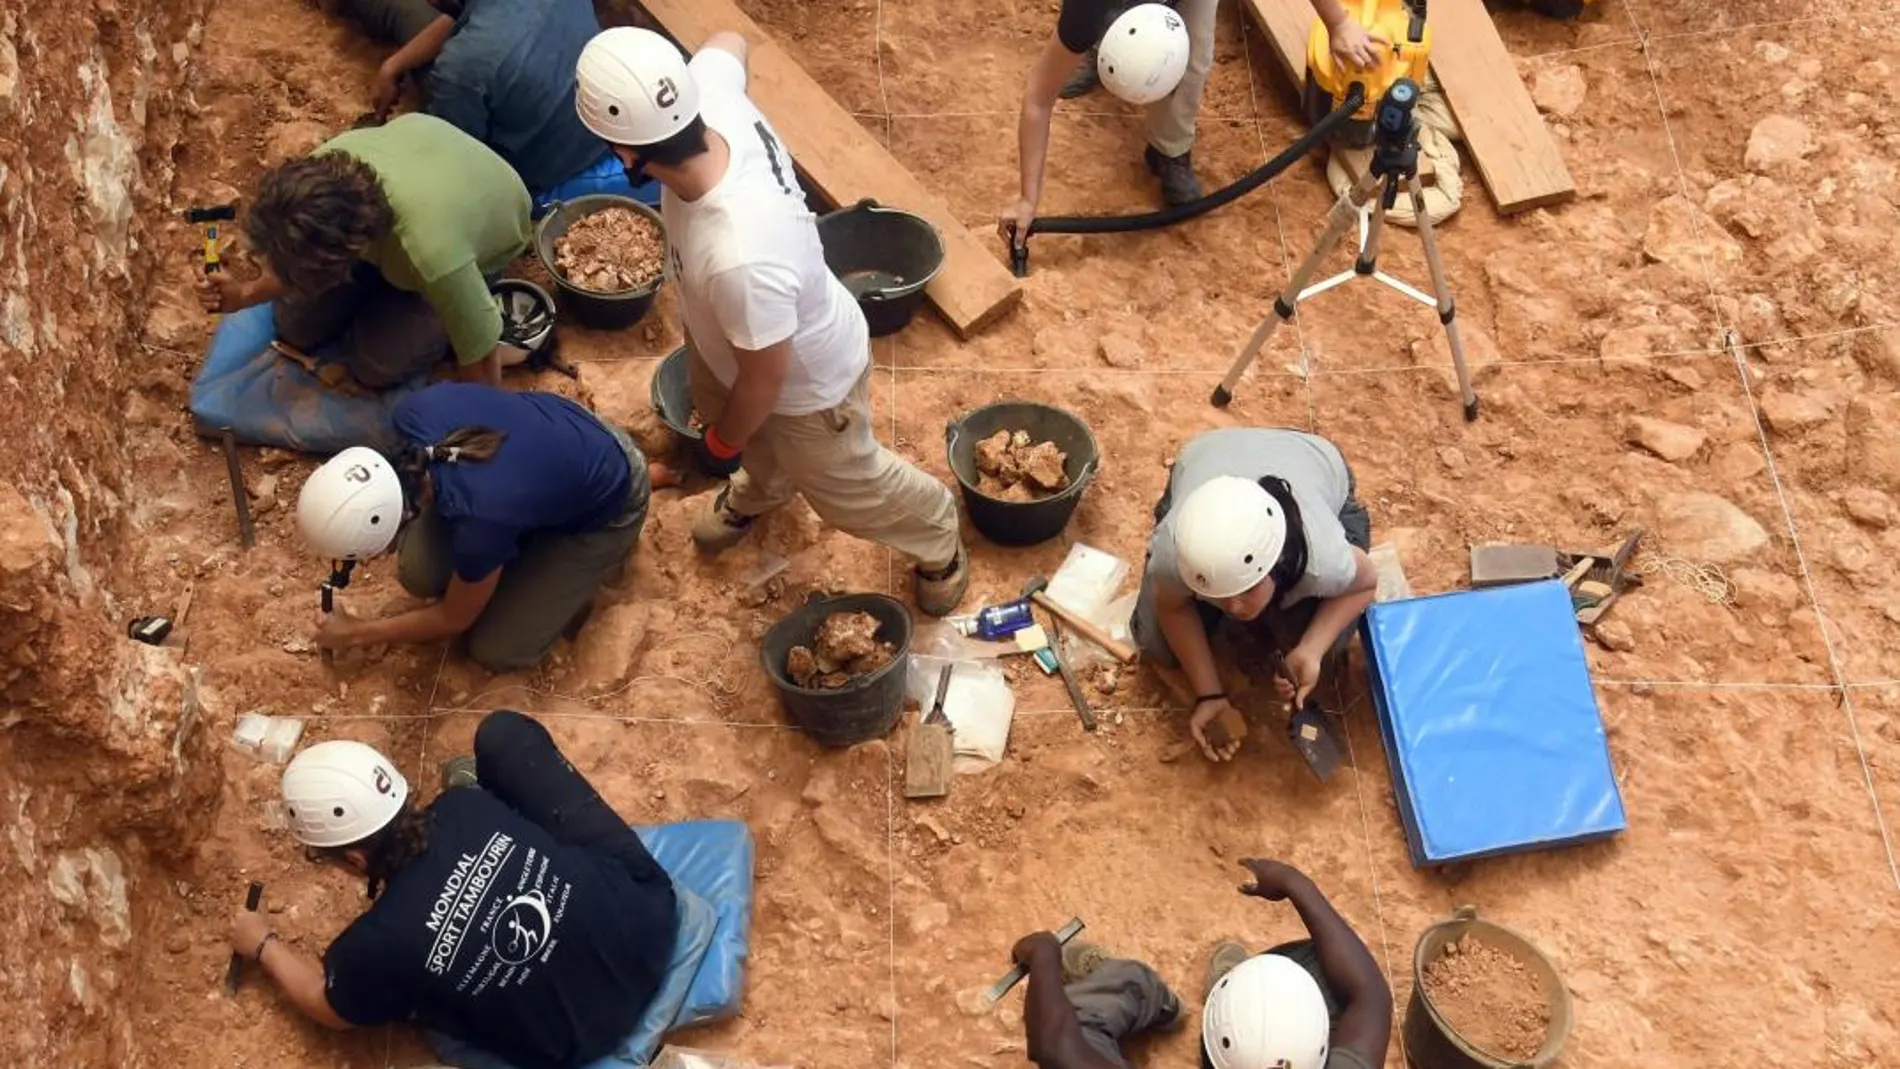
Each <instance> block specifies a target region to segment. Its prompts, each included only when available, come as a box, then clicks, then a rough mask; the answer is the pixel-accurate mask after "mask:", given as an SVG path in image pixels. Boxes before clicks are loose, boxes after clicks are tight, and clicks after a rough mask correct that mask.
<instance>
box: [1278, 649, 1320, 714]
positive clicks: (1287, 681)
mask: <svg viewBox="0 0 1900 1069" xmlns="http://www.w3.org/2000/svg"><path fill="white" fill-rule="evenodd" d="M1319 662H1320V657H1319V654H1317V653H1314V652H1313V651H1312V650H1309V649H1307V648H1306V646H1305V645H1304V644H1302V645H1298V646H1295V647H1293V651H1292V652H1291V653H1288V654H1287V655H1286V671H1287V674H1286V675H1284V676H1274V677H1273V689H1274V690H1275V691H1276V692H1278V693H1279V695H1280V697H1282V698H1284V699H1286V700H1287V701H1289V702H1292V703H1293V706H1294V708H1298V707H1300V706H1301V705H1304V704H1306V696H1307V695H1308V694H1311V693H1313V688H1314V687H1317V686H1319Z"/></svg>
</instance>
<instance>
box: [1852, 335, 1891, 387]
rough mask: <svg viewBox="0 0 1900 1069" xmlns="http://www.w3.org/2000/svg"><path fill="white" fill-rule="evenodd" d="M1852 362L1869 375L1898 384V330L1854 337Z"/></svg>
mask: <svg viewBox="0 0 1900 1069" xmlns="http://www.w3.org/2000/svg"><path fill="white" fill-rule="evenodd" d="M1854 362H1855V363H1857V364H1859V365H1860V366H1861V368H1862V370H1864V371H1866V372H1867V373H1869V374H1871V375H1876V376H1878V377H1880V378H1883V379H1886V380H1887V381H1888V382H1895V383H1900V328H1896V329H1892V330H1878V331H1871V332H1869V333H1866V334H1862V335H1860V336H1858V337H1856V338H1855V339H1854Z"/></svg>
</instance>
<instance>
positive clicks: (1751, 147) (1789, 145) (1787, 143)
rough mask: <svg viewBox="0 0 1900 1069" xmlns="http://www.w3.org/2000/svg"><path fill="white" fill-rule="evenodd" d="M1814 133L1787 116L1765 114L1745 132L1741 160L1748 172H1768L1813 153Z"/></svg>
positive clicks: (1790, 164) (1791, 163)
mask: <svg viewBox="0 0 1900 1069" xmlns="http://www.w3.org/2000/svg"><path fill="white" fill-rule="evenodd" d="M1815 147H1816V146H1815V143H1814V133H1813V132H1812V131H1810V130H1809V129H1808V124H1807V123H1804V122H1802V121H1801V120H1800V119H1796V118H1794V117H1792V116H1789V115H1768V116H1764V117H1763V118H1762V119H1761V121H1759V122H1757V123H1756V124H1755V128H1754V129H1753V130H1751V131H1749V134H1748V149H1747V151H1746V152H1744V153H1743V154H1742V162H1743V163H1744V164H1746V165H1747V166H1748V169H1749V170H1751V171H1758V172H1761V173H1764V174H1766V173H1769V172H1772V171H1775V170H1777V169H1784V168H1787V167H1790V166H1793V165H1795V164H1799V163H1800V162H1801V161H1802V160H1804V159H1806V158H1808V157H1809V156H1812V155H1814V150H1815Z"/></svg>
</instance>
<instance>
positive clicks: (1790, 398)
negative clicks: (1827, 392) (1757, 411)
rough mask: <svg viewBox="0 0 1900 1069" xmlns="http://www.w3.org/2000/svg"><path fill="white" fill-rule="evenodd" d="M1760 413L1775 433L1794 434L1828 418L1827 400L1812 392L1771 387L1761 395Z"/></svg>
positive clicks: (1810, 428) (1813, 426) (1809, 428)
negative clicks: (1789, 390)
mask: <svg viewBox="0 0 1900 1069" xmlns="http://www.w3.org/2000/svg"><path fill="white" fill-rule="evenodd" d="M1761 414H1762V416H1763V418H1765V419H1767V421H1768V427H1769V429H1770V430H1773V431H1774V432H1775V433H1776V434H1781V435H1796V434H1800V433H1801V432H1803V431H1807V430H1812V429H1813V428H1815V427H1818V426H1820V425H1821V424H1823V423H1826V422H1827V421H1828V419H1829V412H1828V405H1827V402H1826V401H1825V400H1823V399H1821V398H1819V397H1816V396H1815V395H1813V394H1804V393H1790V392H1788V391H1786V390H1780V389H1771V390H1766V391H1763V393H1762V396H1761Z"/></svg>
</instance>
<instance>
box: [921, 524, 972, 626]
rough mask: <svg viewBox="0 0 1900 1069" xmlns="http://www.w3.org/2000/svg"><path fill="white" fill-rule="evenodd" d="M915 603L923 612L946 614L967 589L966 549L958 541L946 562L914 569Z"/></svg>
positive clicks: (952, 608) (967, 567)
mask: <svg viewBox="0 0 1900 1069" xmlns="http://www.w3.org/2000/svg"><path fill="white" fill-rule="evenodd" d="M916 587H917V589H916V594H917V607H918V608H919V609H921V610H923V612H924V615H926V616H948V615H950V614H951V613H953V612H955V611H956V608H957V605H958V604H959V603H961V602H962V601H963V595H964V593H965V592H966V591H968V590H969V589H970V551H969V549H968V548H967V547H965V546H964V545H963V544H962V543H961V542H959V543H958V544H957V555H956V556H954V557H952V558H950V563H949V564H946V565H944V566H943V567H942V568H937V569H925V568H921V567H920V568H918V569H917V580H916Z"/></svg>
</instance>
